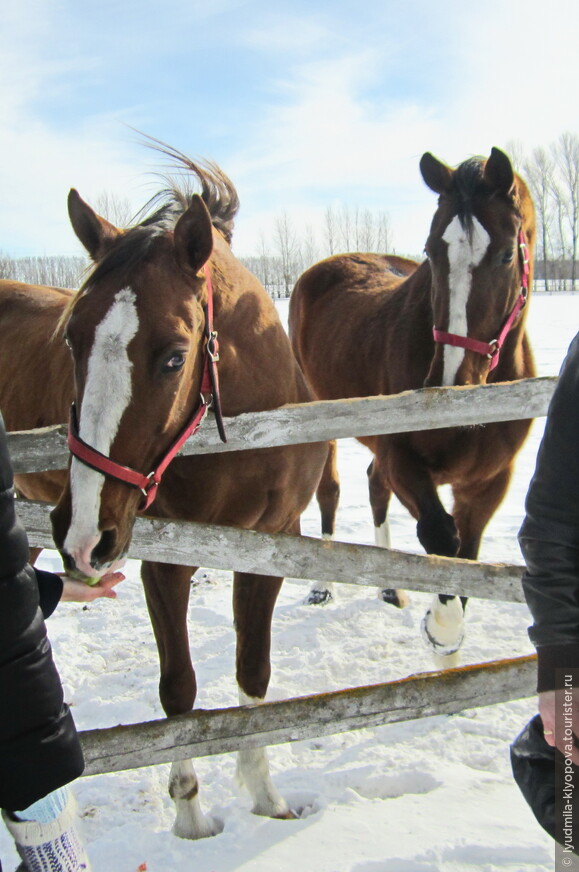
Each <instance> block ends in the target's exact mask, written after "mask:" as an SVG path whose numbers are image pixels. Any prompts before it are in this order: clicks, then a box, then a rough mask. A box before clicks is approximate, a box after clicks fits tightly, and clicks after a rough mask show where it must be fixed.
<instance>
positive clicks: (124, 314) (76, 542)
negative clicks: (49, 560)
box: [64, 288, 139, 575]
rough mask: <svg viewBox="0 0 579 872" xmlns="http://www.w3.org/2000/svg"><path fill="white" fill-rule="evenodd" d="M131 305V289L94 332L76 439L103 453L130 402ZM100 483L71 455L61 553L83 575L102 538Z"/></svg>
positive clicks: (135, 326) (134, 327) (133, 317)
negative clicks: (67, 522) (68, 501)
mask: <svg viewBox="0 0 579 872" xmlns="http://www.w3.org/2000/svg"><path fill="white" fill-rule="evenodd" d="M135 301H136V298H135V294H134V293H133V291H131V290H130V289H128V288H125V289H124V290H122V291H119V293H118V294H117V295H116V297H115V299H114V302H113V305H112V306H111V308H110V309H109V311H108V312H107V314H106V315H105V317H104V318H103V320H102V321H101V323H100V324H99V325H98V327H97V329H96V332H95V337H94V344H93V347H92V350H91V353H90V358H89V361H88V369H87V378H86V385H85V391H84V396H83V400H82V408H81V410H80V425H79V435H80V438H81V439H83V440H84V441H85V442H87V443H88V444H89V445H91V446H92V447H93V448H96V450H97V451H100V452H101V454H105V455H108V454H109V452H110V448H111V445H112V443H113V441H114V438H115V436H116V435H117V432H118V429H119V425H120V422H121V418H122V416H123V413H124V411H125V409H126V408H127V406H128V405H129V402H130V399H131V393H132V384H131V368H132V364H131V361H130V360H129V355H128V351H127V348H128V345H129V342H130V341H131V339H132V338H133V336H134V335H135V333H136V332H137V329H138V326H139V319H138V316H137V309H136V306H135ZM104 480H105V478H104V475H102V473H100V472H96V470H94V469H90V467H88V466H86V465H85V464H84V463H81V462H80V461H79V460H77V459H76V458H75V457H73V459H72V463H71V469H70V489H71V499H72V518H71V522H70V527H69V530H68V533H67V536H66V539H65V542H64V550H65V551H66V552H67V553H68V554H70V555H71V557H73V558H74V561H75V563H76V566H77V568H78V569H80V570H81V571H82V572H85V573H86V574H87V575H97V574H98V573H96V572H95V571H94V569H93V568H92V567H91V566H90V554H91V551H92V549H93V548H94V546H95V545H96V544H97V543H98V541H99V540H100V536H101V533H100V531H99V526H98V524H99V509H100V496H101V491H102V487H103V484H104ZM103 571H104V570H103ZM101 574H102V573H101Z"/></svg>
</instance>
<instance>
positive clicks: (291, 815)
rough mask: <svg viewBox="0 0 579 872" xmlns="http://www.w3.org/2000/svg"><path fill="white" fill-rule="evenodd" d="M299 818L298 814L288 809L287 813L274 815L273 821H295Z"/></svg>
mask: <svg viewBox="0 0 579 872" xmlns="http://www.w3.org/2000/svg"><path fill="white" fill-rule="evenodd" d="M298 818H299V814H298V813H297V812H295V811H292V810H291V808H288V810H287V811H284V812H282V814H276V815H275V817H274V820H276V821H296V820H298Z"/></svg>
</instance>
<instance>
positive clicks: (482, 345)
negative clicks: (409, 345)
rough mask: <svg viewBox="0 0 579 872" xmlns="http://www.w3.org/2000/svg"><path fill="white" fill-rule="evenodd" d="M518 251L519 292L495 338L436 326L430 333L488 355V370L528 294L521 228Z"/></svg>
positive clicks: (525, 249)
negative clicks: (459, 333)
mask: <svg viewBox="0 0 579 872" xmlns="http://www.w3.org/2000/svg"><path fill="white" fill-rule="evenodd" d="M519 251H520V253H521V270H522V277H521V292H520V294H519V297H518V299H517V302H516V303H515V305H514V307H513V310H512V312H511V313H510V315H509V316H508V318H507V320H506V321H505V323H504V324H503V327H502V329H501V332H500V333H499V335H498V336H497V338H496V339H491V341H490V342H481V341H480V340H478V339H471V338H470V337H468V336H459V335H458V334H457V333H445V332H444V331H443V330H438V329H437V328H436V327H433V328H432V335H433V336H434V341H435V342H438V343H439V344H441V345H453V346H455V347H456V348H465V349H466V350H467V351H474V352H476V353H477V354H482V355H483V356H484V357H488V358H489V360H490V362H491V364H490V367H489V372H492V370H493V369H494V368H495V366H496V365H497V364H498V362H499V353H500V350H501V348H502V347H503V343H504V341H505V339H506V337H507V334H508V333H509V331H510V329H511V327H512V326H513V324H514V323H515V321H516V319H517V318H518V316H519V313H520V312H521V311H522V309H524V307H525V305H526V302H527V297H528V294H529V269H530V267H529V250H528V247H527V242H526V240H525V234H524V232H523V230H522V229H521V231H520V233H519Z"/></svg>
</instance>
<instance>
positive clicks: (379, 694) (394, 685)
mask: <svg viewBox="0 0 579 872" xmlns="http://www.w3.org/2000/svg"><path fill="white" fill-rule="evenodd" d="M536 673H537V666H536V662H535V657H534V656H530V657H517V658H515V659H513V660H501V661H493V662H491V663H484V664H478V665H476V666H466V667H462V668H461V669H450V670H448V671H446V672H435V673H426V674H422V675H413V676H410V678H404V679H402V680H399V681H392V682H388V683H387V684H376V685H371V686H369V687H356V688H349V689H347V690H339V691H333V692H332V693H323V694H317V695H315V696H306V697H296V698H294V699H287V700H283V701H282V702H270V703H264V704H263V705H259V706H241V707H235V708H227V709H217V710H214V711H205V710H197V711H194V712H191V713H190V714H187V715H178V716H177V717H172V718H163V719H161V720H157V721H148V722H146V723H141V724H130V725H126V726H118V727H109V728H108V729H101V730H87V731H85V732H83V733H81V741H82V747H83V751H84V756H85V760H86V770H85V773H84V774H85V775H96V774H98V773H102V772H116V771H119V770H121V769H135V768H139V767H141V766H152V765H153V764H157V763H168V762H172V761H173V760H184V759H187V758H189V757H204V756H208V755H211V754H223V753H225V752H228V751H235V750H238V749H240V748H256V747H259V746H262V745H276V744H280V743H282V742H295V741H298V740H301V739H308V738H313V737H317V736H327V735H333V734H335V733H343V732H347V731H349V730H355V729H360V728H363V727H373V726H380V725H383V724H392V723H397V722H399V721H408V720H414V719H415V718H426V717H430V716H431V715H440V714H454V713H456V712H459V711H463V710H464V709H468V708H473V707H476V706H483V705H492V704H495V703H500V702H507V701H508V700H511V699H519V698H522V697H525V696H531V695H532V694H533V692H534V688H535V684H536Z"/></svg>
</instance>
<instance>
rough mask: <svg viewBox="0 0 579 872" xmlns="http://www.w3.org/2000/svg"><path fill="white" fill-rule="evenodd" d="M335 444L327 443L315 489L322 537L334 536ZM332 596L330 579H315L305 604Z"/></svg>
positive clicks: (319, 602)
mask: <svg viewBox="0 0 579 872" xmlns="http://www.w3.org/2000/svg"><path fill="white" fill-rule="evenodd" d="M337 456H338V451H337V444H336V440H335V439H333V440H332V441H331V442H330V443H329V448H328V457H327V459H326V463H325V465H324V469H323V472H322V477H321V479H320V483H319V485H318V489H317V491H316V499H317V501H318V505H319V507H320V514H321V521H322V539H333V538H334V527H335V522H336V512H337V510H338V502H339V500H340V478H339V475H338V464H337ZM333 598H334V585H333V583H332V582H331V581H317V582H316V583H315V584H314V585H313V586H312V588H311V590H310V592H309V594H308V595H307V597H306V599H305V603H306V605H310V606H311V605H326V603H329V602H330V601H331V600H333Z"/></svg>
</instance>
